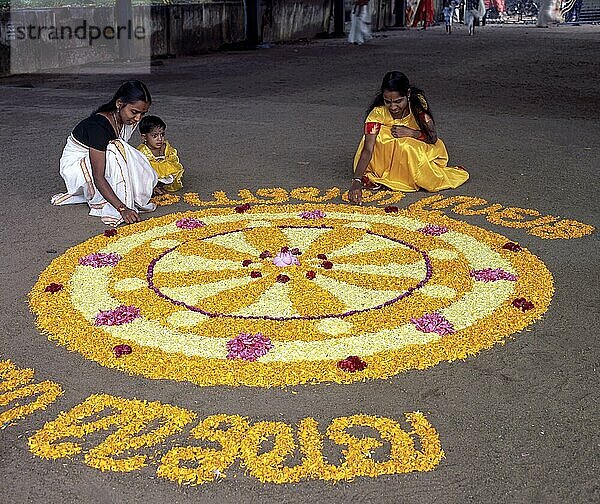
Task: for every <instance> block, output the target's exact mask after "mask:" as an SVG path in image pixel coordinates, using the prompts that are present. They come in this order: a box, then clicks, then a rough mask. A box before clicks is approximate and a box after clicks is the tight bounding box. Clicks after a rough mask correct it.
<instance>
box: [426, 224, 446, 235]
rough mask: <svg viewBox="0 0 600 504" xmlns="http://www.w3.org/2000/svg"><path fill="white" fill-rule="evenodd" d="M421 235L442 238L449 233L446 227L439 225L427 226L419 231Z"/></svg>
mask: <svg viewBox="0 0 600 504" xmlns="http://www.w3.org/2000/svg"><path fill="white" fill-rule="evenodd" d="M419 232H420V233H423V234H424V235H428V236H440V235H443V234H444V233H447V232H448V228H447V227H446V226H438V225H437V224H427V225H426V226H425V227H422V228H421V229H419Z"/></svg>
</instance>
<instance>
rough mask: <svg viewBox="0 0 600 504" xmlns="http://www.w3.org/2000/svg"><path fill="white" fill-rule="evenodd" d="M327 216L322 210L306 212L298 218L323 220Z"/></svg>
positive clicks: (301, 213)
mask: <svg viewBox="0 0 600 504" xmlns="http://www.w3.org/2000/svg"><path fill="white" fill-rule="evenodd" d="M325 215H327V214H326V213H325V212H323V211H322V210H304V211H302V212H300V214H298V217H300V218H302V219H322V218H323V217H325Z"/></svg>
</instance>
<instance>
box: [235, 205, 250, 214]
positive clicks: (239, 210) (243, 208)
mask: <svg viewBox="0 0 600 504" xmlns="http://www.w3.org/2000/svg"><path fill="white" fill-rule="evenodd" d="M248 210H250V203H244V204H243V205H238V206H236V207H235V211H236V212H237V213H244V212H247V211H248Z"/></svg>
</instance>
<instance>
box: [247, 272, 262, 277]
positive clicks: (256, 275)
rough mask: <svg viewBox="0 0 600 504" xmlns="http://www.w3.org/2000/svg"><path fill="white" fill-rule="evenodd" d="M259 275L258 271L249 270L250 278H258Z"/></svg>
mask: <svg viewBox="0 0 600 504" xmlns="http://www.w3.org/2000/svg"><path fill="white" fill-rule="evenodd" d="M261 276H262V273H261V272H260V271H251V272H250V277H251V278H260V277H261Z"/></svg>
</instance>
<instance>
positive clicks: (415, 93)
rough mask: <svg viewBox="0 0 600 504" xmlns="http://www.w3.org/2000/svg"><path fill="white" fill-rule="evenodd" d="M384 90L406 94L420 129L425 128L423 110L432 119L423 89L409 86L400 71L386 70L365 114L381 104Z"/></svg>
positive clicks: (405, 77)
mask: <svg viewBox="0 0 600 504" xmlns="http://www.w3.org/2000/svg"><path fill="white" fill-rule="evenodd" d="M384 91H396V92H398V93H400V96H408V102H409V104H410V108H411V110H412V112H413V115H414V116H415V119H416V121H417V124H418V125H419V128H420V129H422V130H427V127H426V125H425V121H424V120H423V118H422V114H423V112H426V113H427V114H428V115H429V116H430V117H431V118H432V119H433V114H432V113H431V109H430V108H429V104H428V103H427V100H426V99H425V95H424V93H423V91H421V90H420V89H419V88H416V87H414V86H411V85H410V83H409V81H408V77H407V76H406V75H404V74H403V73H402V72H388V73H386V74H385V76H384V77H383V82H382V83H381V89H380V90H379V93H377V95H376V96H375V99H374V100H373V102H372V103H371V105H370V107H369V110H367V115H368V114H369V113H370V112H371V110H373V109H374V108H375V107H380V106H382V105H383V92H384Z"/></svg>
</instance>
